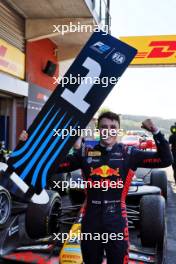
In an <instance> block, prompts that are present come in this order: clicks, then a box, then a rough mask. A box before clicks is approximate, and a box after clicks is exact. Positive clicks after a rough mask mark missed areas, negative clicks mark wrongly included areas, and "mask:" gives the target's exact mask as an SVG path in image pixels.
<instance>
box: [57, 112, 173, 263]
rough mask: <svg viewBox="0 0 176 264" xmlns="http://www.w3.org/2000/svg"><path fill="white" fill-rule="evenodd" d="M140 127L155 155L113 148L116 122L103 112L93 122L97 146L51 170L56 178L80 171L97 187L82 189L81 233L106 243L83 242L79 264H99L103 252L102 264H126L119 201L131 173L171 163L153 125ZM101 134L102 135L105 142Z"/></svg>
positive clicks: (123, 206) (124, 222) (147, 123)
mask: <svg viewBox="0 0 176 264" xmlns="http://www.w3.org/2000/svg"><path fill="white" fill-rule="evenodd" d="M142 127H143V128H145V129H146V130H147V131H149V132H151V133H152V134H153V137H154V140H155V142H156V146H157V152H149V151H141V150H138V149H136V148H135V147H125V146H124V145H123V144H121V143H118V142H117V131H118V129H119V128H120V119H119V116H118V115H117V114H115V113H112V112H105V113H103V114H102V115H100V116H99V118H98V128H99V130H100V142H99V144H97V145H96V146H95V147H94V148H93V149H91V150H90V149H85V151H84V152H83V151H81V150H80V151H78V152H76V153H75V154H73V155H68V156H67V157H66V158H65V160H64V161H63V162H62V163H59V161H57V162H56V163H55V164H54V167H55V171H56V172H63V171H64V172H68V171H72V170H76V169H79V168H81V169H82V171H83V175H84V180H85V181H89V182H91V183H95V182H99V183H100V185H99V186H100V188H94V185H92V186H91V187H90V188H89V187H88V188H87V189H86V196H87V197H86V206H85V210H84V211H85V212H84V216H83V220H82V230H81V231H82V233H90V234H92V237H93V236H94V234H97V233H99V234H100V235H102V234H103V233H106V234H108V235H109V240H108V242H107V243H103V241H102V239H100V240H84V239H83V240H82V241H81V250H82V255H83V261H84V263H85V264H101V263H102V258H103V255H104V251H105V253H106V257H107V263H108V264H117V263H118V264H127V263H128V260H129V253H128V251H129V235H128V220H127V213H126V204H125V200H126V196H127V193H128V189H129V186H130V183H131V180H132V177H133V175H134V171H135V170H136V169H137V168H138V167H144V168H160V167H167V166H169V165H171V163H172V155H171V151H170V147H169V143H168V142H167V141H166V139H165V138H164V136H163V134H162V133H161V132H160V131H159V129H158V128H157V127H156V126H155V124H154V123H153V122H152V121H151V120H150V119H147V120H145V121H144V122H143V123H142ZM104 131H108V133H106V136H105V133H104ZM112 132H113V133H112ZM114 132H115V133H114ZM104 181H108V184H109V186H108V189H107V190H106V191H105V190H104V189H103V182H104ZM112 182H116V183H117V185H116V186H115V185H114V184H113V185H112V186H111V183H112ZM119 182H123V185H122V186H120V185H119V184H118V183H119ZM114 186H115V188H114ZM112 234H116V235H117V236H116V237H118V238H119V236H118V234H123V239H114V235H113V236H111V235H112ZM112 237H113V238H112Z"/></svg>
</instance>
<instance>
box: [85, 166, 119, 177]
mask: <svg viewBox="0 0 176 264" xmlns="http://www.w3.org/2000/svg"><path fill="white" fill-rule="evenodd" d="M93 175H94V176H95V175H97V176H100V177H103V178H106V177H109V176H118V177H119V176H120V173H119V168H116V169H113V168H110V167H109V166H107V165H102V166H101V167H98V168H91V173H90V176H93Z"/></svg>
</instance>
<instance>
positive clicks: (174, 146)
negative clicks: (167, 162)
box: [169, 123, 176, 183]
mask: <svg viewBox="0 0 176 264" xmlns="http://www.w3.org/2000/svg"><path fill="white" fill-rule="evenodd" d="M170 131H171V133H172V134H171V135H170V137H169V143H170V144H171V150H172V154H173V163H172V168H173V171H174V179H175V183H176V123H175V125H174V126H171V128H170Z"/></svg>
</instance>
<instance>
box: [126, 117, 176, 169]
mask: <svg viewBox="0 0 176 264" xmlns="http://www.w3.org/2000/svg"><path fill="white" fill-rule="evenodd" d="M142 127H143V128H145V129H146V130H147V131H150V132H151V133H152V134H153V138H154V140H155V144H156V148H157V151H156V152H153V151H142V150H138V149H136V148H132V149H131V153H130V157H131V158H130V162H131V167H132V169H134V170H135V169H136V168H138V167H142V168H165V167H168V166H170V165H171V164H172V154H171V151H170V147H169V142H168V141H167V140H166V139H165V137H164V135H163V134H162V133H161V132H160V131H159V129H158V128H157V127H156V126H155V125H154V123H153V122H152V121H151V120H150V119H147V120H145V121H144V122H143V125H142Z"/></svg>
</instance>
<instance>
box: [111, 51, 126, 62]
mask: <svg viewBox="0 0 176 264" xmlns="http://www.w3.org/2000/svg"><path fill="white" fill-rule="evenodd" d="M125 59H126V57H125V55H123V54H122V53H120V52H115V53H114V54H113V55H112V60H113V61H114V62H115V63H117V64H122V63H124V61H125Z"/></svg>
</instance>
